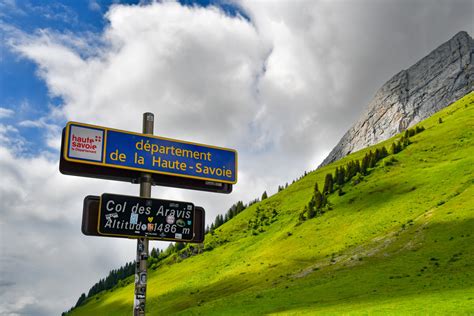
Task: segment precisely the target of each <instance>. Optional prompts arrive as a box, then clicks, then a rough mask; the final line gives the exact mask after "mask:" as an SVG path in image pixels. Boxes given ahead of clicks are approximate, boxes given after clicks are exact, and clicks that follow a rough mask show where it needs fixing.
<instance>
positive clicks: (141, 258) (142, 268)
mask: <svg viewBox="0 0 474 316" xmlns="http://www.w3.org/2000/svg"><path fill="white" fill-rule="evenodd" d="M154 121H155V118H154V116H153V113H148V112H147V113H144V114H143V134H150V135H153V124H154ZM151 184H152V178H151V175H150V174H149V173H142V175H141V178H140V197H144V198H150V197H151ZM147 259H148V239H147V238H138V239H137V259H136V266H135V300H134V305H133V315H134V316H144V315H145V303H146V283H147Z"/></svg>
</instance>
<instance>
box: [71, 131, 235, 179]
mask: <svg viewBox="0 0 474 316" xmlns="http://www.w3.org/2000/svg"><path fill="white" fill-rule="evenodd" d="M63 157H64V159H65V160H67V161H71V162H76V163H81V164H90V165H98V166H104V167H112V168H118V169H128V170H135V171H142V172H149V173H158V174H166V175H172V176H178V177H185V178H193V179H202V180H209V181H215V182H223V183H230V184H234V183H236V182H237V152H236V151H235V150H233V149H227V148H221V147H216V146H210V145H203V144H197V143H191V142H186V141H181V140H175V139H169V138H163V137H157V136H152V135H145V134H139V133H133V132H127V131H121V130H116V129H111V128H107V127H100V126H94V125H89V124H83V123H77V122H69V123H68V124H67V125H66V137H65V146H64V152H63Z"/></svg>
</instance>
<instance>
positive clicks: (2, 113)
mask: <svg viewBox="0 0 474 316" xmlns="http://www.w3.org/2000/svg"><path fill="white" fill-rule="evenodd" d="M13 114H15V111H13V110H11V109H6V108H0V119H2V118H6V117H11V116H13Z"/></svg>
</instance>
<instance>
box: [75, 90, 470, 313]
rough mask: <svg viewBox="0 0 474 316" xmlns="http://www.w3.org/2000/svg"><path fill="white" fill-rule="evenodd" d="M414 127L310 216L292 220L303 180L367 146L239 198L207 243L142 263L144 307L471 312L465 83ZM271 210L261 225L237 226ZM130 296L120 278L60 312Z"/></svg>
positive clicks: (305, 186)
mask: <svg viewBox="0 0 474 316" xmlns="http://www.w3.org/2000/svg"><path fill="white" fill-rule="evenodd" d="M439 118H442V120H443V123H439ZM420 125H423V126H424V127H425V128H426V130H425V131H424V132H422V133H419V134H417V135H415V136H413V137H411V140H412V142H413V143H412V144H411V145H409V146H408V147H407V148H405V149H404V150H403V151H402V152H400V153H398V154H396V155H394V156H395V158H396V159H397V161H398V162H396V163H395V164H393V165H391V166H384V163H383V162H379V163H378V165H377V167H376V168H374V169H373V170H372V171H371V173H370V174H369V175H368V176H366V177H365V178H364V180H363V181H362V182H361V183H359V184H358V185H352V184H346V185H345V186H344V191H345V192H346V194H345V195H343V196H338V195H337V194H332V195H331V196H330V198H329V200H330V202H331V203H332V205H333V206H332V208H333V209H332V210H330V211H328V212H326V213H325V214H323V215H322V216H319V217H316V218H313V219H309V220H306V221H304V222H299V220H298V216H299V214H300V213H301V211H302V210H303V208H304V206H305V205H306V204H307V203H308V201H309V200H310V199H311V196H312V191H313V187H314V183H315V182H316V181H317V182H318V184H319V186H320V187H321V186H322V184H323V183H324V177H325V175H326V173H328V172H334V169H335V168H336V167H337V166H340V165H344V164H346V163H347V162H348V161H349V160H352V159H361V158H362V157H363V156H364V155H365V153H366V152H368V151H369V150H370V148H368V149H364V150H361V151H359V152H357V153H354V154H351V155H350V156H348V157H346V158H344V159H342V160H340V161H337V162H335V163H333V164H331V165H328V166H326V167H324V168H321V169H319V170H316V171H314V172H312V173H310V174H308V175H307V176H305V177H303V178H302V179H301V180H300V181H298V182H296V183H294V184H292V185H291V186H289V187H288V188H287V189H285V190H283V191H281V192H280V193H278V194H276V195H274V196H272V197H270V198H268V199H266V200H264V201H262V202H260V203H257V204H254V205H252V206H251V207H249V208H247V209H246V210H245V211H243V212H242V213H240V214H239V215H237V216H236V217H234V218H233V219H232V220H230V221H228V222H227V223H225V224H224V225H223V226H221V227H219V228H218V229H217V231H216V234H215V235H214V236H211V235H208V236H207V237H206V242H205V244H206V247H208V248H214V249H212V250H210V251H205V252H204V253H202V254H199V255H196V256H193V257H191V258H188V259H185V260H179V259H177V257H176V256H175V257H173V258H170V259H169V260H168V261H167V262H165V263H164V264H162V266H160V267H159V268H158V269H156V270H154V271H153V270H151V271H150V273H149V283H148V291H147V292H148V293H147V314H149V315H170V314H182V315H261V314H298V315H300V314H301V315H304V314H318V313H320V314H324V315H326V314H340V313H348V314H387V313H388V314H407V313H415V314H426V313H428V314H466V315H472V314H474V198H473V197H474V93H471V94H469V95H467V96H465V97H464V98H463V99H461V100H459V101H458V102H456V103H454V104H452V105H451V106H449V107H447V108H446V109H444V110H443V111H441V112H439V113H437V114H435V115H434V116H432V117H431V118H429V119H427V120H425V121H423V122H422V123H420ZM397 137H398V138H399V136H396V137H394V139H396V138H397ZM394 139H391V140H388V141H386V142H383V143H381V144H378V145H376V146H374V147H380V146H382V145H385V146H386V147H387V148H389V147H390V146H389V145H390V144H391V143H392V142H393V140H394ZM372 149H373V148H372ZM258 208H259V209H260V211H258ZM273 210H276V211H277V212H278V215H276V217H275V218H274V219H275V221H273V223H271V224H269V225H263V226H262V230H264V231H263V232H253V231H252V230H251V229H249V228H248V222H249V220H255V218H257V217H261V216H262V214H267V215H268V217H271V214H272V213H271V212H272V211H273ZM257 212H259V214H257ZM173 259H174V261H176V263H173V262H171V261H173ZM132 306H133V284H129V285H127V286H125V287H120V288H115V289H113V290H111V291H107V292H106V293H101V294H99V295H97V296H95V297H92V298H91V299H89V300H88V302H87V303H86V304H85V305H83V306H81V307H79V308H77V309H75V310H74V311H73V312H72V313H71V315H130V313H131V311H132Z"/></svg>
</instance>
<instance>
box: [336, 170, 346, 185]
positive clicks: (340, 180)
mask: <svg viewBox="0 0 474 316" xmlns="http://www.w3.org/2000/svg"><path fill="white" fill-rule="evenodd" d="M345 176H346V173H345V169H344V167H340V168H339V172H338V174H337V177H336V183H337V185H339V186H341V185H343V184H344V178H345Z"/></svg>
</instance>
